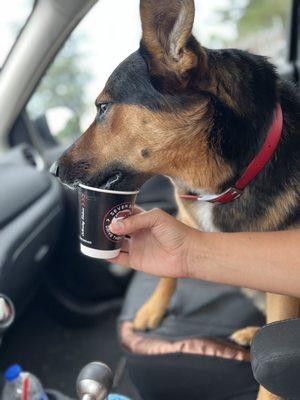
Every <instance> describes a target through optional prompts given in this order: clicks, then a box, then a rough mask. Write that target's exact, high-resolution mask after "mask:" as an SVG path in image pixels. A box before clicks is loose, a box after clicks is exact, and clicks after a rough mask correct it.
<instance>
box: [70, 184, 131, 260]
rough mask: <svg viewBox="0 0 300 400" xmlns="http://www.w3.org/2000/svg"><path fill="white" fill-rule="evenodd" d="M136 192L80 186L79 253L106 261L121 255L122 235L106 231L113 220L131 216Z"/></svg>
mask: <svg viewBox="0 0 300 400" xmlns="http://www.w3.org/2000/svg"><path fill="white" fill-rule="evenodd" d="M137 194H138V191H135V192H121V191H116V190H106V189H98V188H93V187H90V186H86V185H79V191H78V198H79V241H80V251H81V253H83V254H85V255H86V256H89V257H93V258H102V259H109V258H114V257H117V256H118V255H119V253H120V250H121V246H122V240H123V238H124V237H123V236H119V235H115V234H114V233H112V232H111V231H110V229H109V226H110V224H111V222H112V221H113V220H114V219H115V218H120V219H124V218H127V217H129V216H130V215H131V214H132V209H133V206H134V203H135V199H136V196H137Z"/></svg>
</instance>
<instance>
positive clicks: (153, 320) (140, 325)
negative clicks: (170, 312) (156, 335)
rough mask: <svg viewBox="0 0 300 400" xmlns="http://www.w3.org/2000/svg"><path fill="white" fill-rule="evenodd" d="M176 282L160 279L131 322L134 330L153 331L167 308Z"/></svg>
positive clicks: (174, 280) (171, 279)
mask: <svg viewBox="0 0 300 400" xmlns="http://www.w3.org/2000/svg"><path fill="white" fill-rule="evenodd" d="M176 284H177V280H176V279H173V278H161V279H160V281H159V283H158V286H157V288H156V289H155V291H154V293H153V294H152V296H151V297H150V299H149V300H148V301H147V302H146V303H145V304H144V305H143V306H142V308H141V309H140V310H139V311H138V313H137V314H136V316H135V319H134V321H133V326H134V329H137V330H143V331H144V330H147V329H155V328H157V327H158V325H159V324H160V322H161V320H162V318H163V317H164V315H165V313H166V311H167V308H168V307H169V304H170V300H171V297H172V295H173V293H174V291H175V289H176Z"/></svg>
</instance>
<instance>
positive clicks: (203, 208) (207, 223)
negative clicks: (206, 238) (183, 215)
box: [193, 201, 219, 232]
mask: <svg viewBox="0 0 300 400" xmlns="http://www.w3.org/2000/svg"><path fill="white" fill-rule="evenodd" d="M214 207H215V205H214V204H212V203H207V202H203V203H202V202H200V201H199V202H197V203H196V204H195V205H194V210H193V211H194V213H193V214H194V219H195V220H196V222H197V225H198V227H199V229H200V230H201V231H204V232H217V231H219V229H218V228H217V227H216V225H215V223H214V215H213V210H214Z"/></svg>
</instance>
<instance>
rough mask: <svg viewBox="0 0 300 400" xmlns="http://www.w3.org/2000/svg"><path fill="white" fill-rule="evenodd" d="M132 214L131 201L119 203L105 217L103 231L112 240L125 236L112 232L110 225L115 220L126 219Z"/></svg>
mask: <svg viewBox="0 0 300 400" xmlns="http://www.w3.org/2000/svg"><path fill="white" fill-rule="evenodd" d="M131 214H132V204H131V203H129V202H128V203H122V204H118V205H116V206H114V207H113V208H112V209H110V210H109V211H108V212H107V213H106V214H105V217H104V219H103V232H104V234H105V236H106V237H107V239H108V240H110V241H112V242H118V241H120V240H121V239H122V238H123V237H122V236H118V235H115V234H114V233H112V232H111V231H110V229H109V226H110V224H111V223H112V221H113V220H116V219H125V218H127V217H129V216H130V215H131Z"/></svg>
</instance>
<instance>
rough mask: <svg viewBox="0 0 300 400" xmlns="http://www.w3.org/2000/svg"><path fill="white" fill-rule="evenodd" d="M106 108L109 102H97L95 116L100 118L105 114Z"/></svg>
mask: <svg viewBox="0 0 300 400" xmlns="http://www.w3.org/2000/svg"><path fill="white" fill-rule="evenodd" d="M108 108H109V103H101V104H97V114H98V115H97V116H98V118H102V117H103V116H104V115H105V113H106V111H107V110H108Z"/></svg>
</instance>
